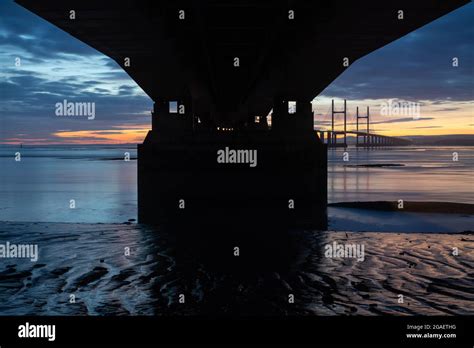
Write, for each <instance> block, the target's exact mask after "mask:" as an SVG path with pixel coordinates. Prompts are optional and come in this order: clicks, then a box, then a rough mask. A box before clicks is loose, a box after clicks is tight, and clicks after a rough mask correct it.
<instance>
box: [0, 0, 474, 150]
mask: <svg viewBox="0 0 474 348" xmlns="http://www.w3.org/2000/svg"><path fill="white" fill-rule="evenodd" d="M473 20H474V5H473V4H472V3H470V4H468V5H466V6H464V7H462V8H460V9H458V10H456V11H454V12H452V13H450V14H448V15H446V16H444V17H442V18H440V19H438V20H436V21H434V22H432V23H430V24H428V25H426V26H424V27H422V28H420V29H418V30H416V31H414V32H412V33H410V34H408V35H407V36H405V37H403V38H400V39H399V40H397V41H395V42H393V43H391V44H389V45H387V46H385V47H382V48H380V49H378V50H376V51H374V52H372V53H371V54H369V55H367V56H365V57H363V58H361V59H359V60H357V61H355V62H353V63H352V64H351V65H350V66H349V67H348V68H347V69H346V71H345V72H344V73H343V74H342V75H340V76H339V77H338V78H337V79H336V80H335V81H334V82H333V83H332V84H330V85H329V86H328V87H327V88H326V89H325V90H324V91H323V92H322V93H321V94H320V95H319V96H318V97H316V98H315V100H314V101H313V110H314V114H315V117H314V118H315V128H317V129H327V128H328V126H329V124H330V105H331V99H335V105H336V108H337V109H340V108H342V106H343V99H344V98H345V99H347V103H348V128H349V129H354V128H355V123H354V122H355V121H354V115H355V108H356V106H359V107H360V109H361V114H362V113H364V112H365V108H366V106H370V108H371V109H370V114H371V131H372V132H374V133H377V134H383V135H393V136H408V135H410V136H413V135H448V134H474V116H473V114H474V113H473V111H474V107H473V100H474V98H473V92H474V71H473V58H474V57H473V56H474V43H473V37H474V26H473V25H472V21H473ZM454 57H456V58H457V59H458V66H457V67H454V66H453V58H454ZM64 99H66V100H68V101H88V102H94V103H95V106H96V110H95V111H96V114H95V117H94V118H93V119H88V118H87V117H58V116H57V114H56V111H57V110H56V104H57V103H58V102H62V101H63V100H64ZM403 102H411V103H412V104H410V105H411V109H410V110H407V111H414V112H417V110H419V113H417V114H415V115H413V114H408V113H407V112H405V113H400V112H399V113H398V114H397V112H396V108H394V107H393V106H394V105H396V104H397V103H403ZM389 103H391V104H389ZM152 105H153V102H152V100H151V99H150V98H149V97H148V96H147V95H146V94H145V93H144V92H143V91H142V90H141V89H140V87H138V86H137V84H136V83H135V82H134V81H133V80H132V79H131V78H130V77H129V76H128V75H127V74H126V73H125V72H124V71H123V70H122V69H121V68H120V67H119V66H118V65H117V63H115V62H114V61H113V60H112V59H110V58H108V57H106V56H104V55H103V54H101V53H99V52H98V51H96V50H94V49H93V48H91V47H89V46H87V45H86V44H84V43H82V42H81V41H79V40H77V39H75V38H73V37H72V36H70V35H69V34H67V33H65V32H63V31H62V30H60V29H59V28H57V27H55V26H54V25H52V24H50V23H49V22H47V21H45V20H43V19H41V18H40V17H38V16H36V15H34V14H32V13H31V12H29V11H27V10H25V9H24V8H22V7H21V6H19V5H17V4H15V3H14V2H13V1H12V0H0V143H3V144H19V143H22V144H119V143H141V142H142V141H143V139H144V137H145V135H146V133H147V131H148V130H149V129H150V128H151V125H150V123H151V117H150V110H151V109H152ZM389 105H392V108H389V107H388V106H389ZM418 106H419V109H417V107H418ZM337 127H340V122H337Z"/></svg>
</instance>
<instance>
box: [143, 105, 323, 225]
mask: <svg viewBox="0 0 474 348" xmlns="http://www.w3.org/2000/svg"><path fill="white" fill-rule="evenodd" d="M178 105H184V107H185V108H184V110H185V112H184V113H183V114H180V113H179V112H170V108H169V106H170V103H169V102H164V103H155V106H154V111H153V128H152V130H151V131H150V132H149V133H148V135H147V137H146V138H145V141H144V143H143V144H141V145H139V146H138V218H139V222H141V223H151V224H173V225H175V224H185V225H196V224H206V225H207V224H222V223H226V224H228V223H234V222H235V223H236V222H240V223H242V222H247V223H252V224H257V225H265V226H268V225H272V224H277V225H279V226H287V227H289V228H293V227H304V228H316V229H325V228H327V215H326V205H327V145H325V144H323V142H322V141H321V140H320V138H319V137H318V136H316V134H315V132H314V130H313V114H312V110H311V104H310V103H309V102H303V101H297V106H296V112H295V113H291V114H290V113H289V112H288V101H286V100H282V99H278V100H275V103H274V106H273V110H274V111H273V115H272V128H271V130H266V131H263V130H256V129H255V128H254V127H252V126H251V125H249V127H248V128H247V129H240V130H238V131H219V130H217V127H197V124H196V122H194V121H195V120H194V119H193V117H195V116H193V113H192V110H191V106H192V103H191V102H190V101H186V100H178ZM178 110H179V108H178ZM172 111H174V110H172ZM226 149H228V150H236V151H243V152H242V153H244V152H245V153H247V154H249V153H250V152H252V154H255V159H256V161H255V166H252V165H251V163H230V162H228V163H219V162H218V160H217V158H218V153H219V151H223V150H226Z"/></svg>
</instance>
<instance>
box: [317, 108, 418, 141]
mask: <svg viewBox="0 0 474 348" xmlns="http://www.w3.org/2000/svg"><path fill="white" fill-rule="evenodd" d="M356 110H357V111H356V115H355V117H356V129H355V130H347V114H348V112H347V101H346V100H344V109H343V110H339V111H336V110H335V109H334V100H332V103H331V130H316V134H317V135H318V137H319V139H320V140H321V141H322V142H323V143H325V144H327V146H328V147H330V148H331V147H347V146H348V143H347V136H348V135H352V136H355V139H356V141H355V146H357V147H382V146H406V145H410V144H411V143H412V142H411V141H410V140H407V139H403V138H398V137H392V136H387V135H381V134H376V133H373V132H371V131H370V108H369V107H368V106H367V113H366V114H365V115H361V114H359V107H357V108H356ZM338 114H342V115H343V117H344V123H343V125H344V128H343V130H335V125H334V122H335V116H336V115H338ZM360 119H364V120H365V126H366V127H365V131H364V130H359V120H360Z"/></svg>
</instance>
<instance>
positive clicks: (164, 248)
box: [0, 222, 474, 316]
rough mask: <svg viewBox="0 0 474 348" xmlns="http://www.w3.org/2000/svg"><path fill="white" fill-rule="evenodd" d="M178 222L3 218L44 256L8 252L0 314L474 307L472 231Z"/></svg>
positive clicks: (10, 233)
mask: <svg viewBox="0 0 474 348" xmlns="http://www.w3.org/2000/svg"><path fill="white" fill-rule="evenodd" d="M175 232H176V231H169V230H168V231H165V230H162V231H156V230H153V229H151V228H149V227H146V226H141V225H137V224H67V223H23V222H22V223H14V222H1V223H0V243H5V242H6V241H9V242H10V243H18V244H20V243H28V244H30V243H37V244H38V245H39V259H38V261H37V262H36V263H35V262H31V261H30V260H26V259H5V258H3V259H0V315H27V314H28V315H192V314H206V315H232V316H239V315H249V314H250V315H341V314H342V315H385V314H390V315H418V314H425V315H473V314H474V291H473V289H474V271H473V268H474V235H472V234H469V233H464V234H433V233H430V234H423V233H375V232H363V233H361V232H316V231H294V232H292V233H291V234H289V235H288V236H285V237H281V238H279V237H278V236H277V234H276V232H275V231H273V232H275V233H273V232H272V231H268V232H267V234H265V233H263V236H264V237H263V238H261V239H258V238H256V237H255V236H252V237H251V238H248V239H246V240H245V239H242V240H239V237H238V234H236V235H234V236H227V235H225V236H223V237H222V240H229V243H228V244H225V243H224V244H219V243H220V241H214V242H213V241H211V240H210V239H208V238H207V237H208V236H207V235H206V234H205V233H204V231H199V230H191V231H188V233H190V235H192V236H193V238H190V239H191V240H192V241H191V242H189V241H188V238H186V237H184V238H183V239H182V240H181V241H180V240H179V238H180V237H179V234H176V233H175ZM219 232H220V233H221V235H223V234H224V233H226V232H227V231H226V230H222V231H219ZM272 233H273V235H272ZM236 238H237V239H236ZM334 242H336V243H338V244H357V245H363V246H364V252H365V256H364V261H361V262H358V261H357V260H356V259H353V258H328V257H326V256H325V247H326V246H327V245H330V244H333V243H334ZM234 245H239V246H240V252H241V254H240V256H238V257H236V256H234V255H233V246H234ZM125 248H129V249H127V250H130V255H128V256H127V255H126V253H125ZM453 248H457V249H458V251H459V255H458V256H454V255H453V254H452V252H453ZM71 294H74V295H75V297H76V303H70V302H69V301H70V295H71ZM180 294H184V295H185V303H179V295H180ZM289 295H294V303H289V301H288V299H289ZM399 295H403V303H399Z"/></svg>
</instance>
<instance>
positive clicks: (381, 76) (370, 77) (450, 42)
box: [323, 3, 474, 101]
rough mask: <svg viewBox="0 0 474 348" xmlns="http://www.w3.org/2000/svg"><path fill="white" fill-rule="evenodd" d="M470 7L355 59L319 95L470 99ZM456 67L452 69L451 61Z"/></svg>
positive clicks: (473, 30)
mask: <svg viewBox="0 0 474 348" xmlns="http://www.w3.org/2000/svg"><path fill="white" fill-rule="evenodd" d="M473 19H474V4H472V3H470V4H468V5H466V6H464V7H462V8H460V9H458V10H456V11H454V12H452V13H450V14H448V15H446V16H444V17H442V18H440V19H438V20H436V21H434V22H432V23H429V24H427V25H426V26H424V27H422V28H420V29H418V30H416V31H415V32H413V33H410V34H408V35H407V36H405V37H403V38H400V39H399V40H397V41H395V42H393V43H391V44H389V45H387V46H385V47H383V48H380V49H378V50H377V51H375V52H373V53H372V54H370V55H368V56H366V57H363V58H361V59H359V60H358V61H356V62H354V63H353V65H352V66H350V67H349V68H348V70H347V71H346V72H344V74H342V75H341V76H339V78H337V79H336V80H335V81H334V82H333V83H332V84H331V85H330V86H329V87H328V88H326V90H325V91H324V92H323V95H326V96H331V97H340V98H347V99H381V98H384V99H390V98H399V99H405V100H432V101H437V100H438V101H443V100H450V101H468V100H472V98H473V90H474V79H473V62H474V59H473V55H474V45H473V37H474V26H473V25H472V21H473ZM454 57H457V58H458V59H459V66H458V67H453V66H452V59H453V58H454Z"/></svg>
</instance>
